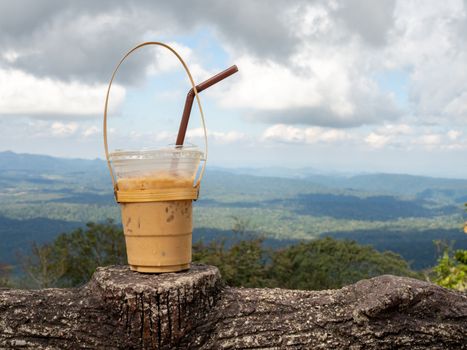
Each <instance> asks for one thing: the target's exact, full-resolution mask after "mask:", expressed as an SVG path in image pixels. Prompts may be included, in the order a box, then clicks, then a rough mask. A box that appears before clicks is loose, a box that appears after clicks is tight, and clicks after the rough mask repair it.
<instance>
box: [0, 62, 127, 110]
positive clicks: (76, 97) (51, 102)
mask: <svg viewBox="0 0 467 350" xmlns="http://www.w3.org/2000/svg"><path fill="white" fill-rule="evenodd" d="M106 89H107V87H106V85H104V84H93V85H87V84H84V83H80V82H76V81H73V82H62V81H57V80H52V79H50V78H37V77H35V76H33V75H31V74H27V73H24V72H22V71H20V70H1V69H0V114H4V115H14V114H20V115H30V116H42V117H48V118H49V117H53V116H59V117H63V116H73V115H74V116H86V115H88V116H89V115H102V111H103V110H102V108H103V101H104V97H105V92H106ZM124 96H125V89H124V88H123V87H122V86H119V85H115V86H113V87H112V91H111V106H112V107H116V106H118V105H119V104H120V103H121V102H122V101H123V99H124Z"/></svg>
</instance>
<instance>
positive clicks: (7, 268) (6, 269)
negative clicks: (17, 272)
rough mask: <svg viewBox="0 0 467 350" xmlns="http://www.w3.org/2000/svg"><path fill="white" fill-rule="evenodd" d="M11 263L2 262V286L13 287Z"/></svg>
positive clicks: (0, 278)
mask: <svg viewBox="0 0 467 350" xmlns="http://www.w3.org/2000/svg"><path fill="white" fill-rule="evenodd" d="M11 270H12V267H11V265H7V264H2V263H0V288H1V287H11V279H10V275H11Z"/></svg>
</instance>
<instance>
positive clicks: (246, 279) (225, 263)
mask: <svg viewBox="0 0 467 350" xmlns="http://www.w3.org/2000/svg"><path fill="white" fill-rule="evenodd" d="M193 260H194V261H195V262H200V263H204V264H209V265H214V266H217V268H219V271H220V273H221V275H222V278H223V279H224V281H225V282H226V283H227V284H228V285H230V286H242V287H265V286H267V285H268V281H267V266H266V260H267V252H266V251H265V250H264V249H263V247H262V240H261V239H253V240H242V241H238V242H234V243H233V244H231V245H230V246H228V245H227V241H226V240H222V241H220V242H219V241H212V242H210V243H209V244H208V245H204V244H203V243H201V242H199V243H196V244H194V245H193Z"/></svg>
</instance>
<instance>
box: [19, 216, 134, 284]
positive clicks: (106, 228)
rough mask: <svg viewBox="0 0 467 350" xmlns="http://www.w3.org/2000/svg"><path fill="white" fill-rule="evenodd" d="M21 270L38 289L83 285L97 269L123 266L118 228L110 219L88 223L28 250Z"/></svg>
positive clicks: (121, 233)
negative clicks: (84, 227) (50, 241)
mask: <svg viewBox="0 0 467 350" xmlns="http://www.w3.org/2000/svg"><path fill="white" fill-rule="evenodd" d="M22 260H23V264H22V265H23V269H24V270H25V271H26V273H27V274H28V275H29V276H30V277H31V280H32V281H33V282H34V283H35V284H36V285H37V286H39V287H50V286H61V287H71V286H78V285H81V284H83V283H86V282H87V281H88V280H89V279H90V277H91V275H92V274H93V273H94V271H95V270H96V268H97V267H98V266H106V265H122V264H126V262H127V260H126V250H125V242H124V236H123V231H122V229H121V228H120V227H119V226H117V225H115V224H114V222H113V221H112V220H108V221H107V222H105V223H88V224H87V225H86V229H82V228H78V229H76V230H74V231H72V232H71V233H68V234H65V233H63V234H61V235H59V236H58V237H57V238H56V239H55V240H54V241H53V242H52V243H51V244H45V245H42V246H38V245H36V244H34V245H33V247H32V252H31V255H30V256H29V257H27V258H24V259H22Z"/></svg>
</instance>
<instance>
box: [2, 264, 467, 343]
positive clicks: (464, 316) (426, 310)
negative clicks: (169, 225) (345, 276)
mask: <svg viewBox="0 0 467 350" xmlns="http://www.w3.org/2000/svg"><path fill="white" fill-rule="evenodd" d="M0 348H2V349H3V348H6V349H10V348H30V349H77V348H87V349H89V348H91V349H101V348H105V349H238V348H242V349H244V348H257V349H259V348H261V349H266V348H269V349H279V348H284V349H394V348H397V349H403V348H406V349H464V348H467V295H466V294H464V293H460V292H455V291H450V290H447V289H444V288H441V287H438V286H436V285H434V284H431V283H428V282H423V281H419V280H415V279H410V278H404V277H396V276H379V277H375V278H372V279H369V280H362V281H360V282H358V283H355V284H353V285H350V286H347V287H344V288H342V289H336V290H326V291H298V290H284V289H247V288H230V287H227V286H224V285H223V284H222V281H221V278H220V274H219V271H218V270H217V268H215V267H213V266H206V265H193V267H192V268H191V269H190V270H189V271H187V272H182V273H170V274H162V275H153V274H140V273H136V272H132V271H130V270H129V268H128V267H121V266H112V267H105V268H99V269H98V270H97V271H96V273H95V274H94V276H93V278H92V280H91V281H90V282H89V283H88V284H86V285H85V286H83V287H81V288H76V289H43V290H12V289H3V290H0Z"/></svg>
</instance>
